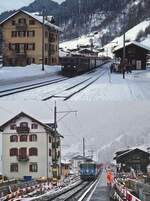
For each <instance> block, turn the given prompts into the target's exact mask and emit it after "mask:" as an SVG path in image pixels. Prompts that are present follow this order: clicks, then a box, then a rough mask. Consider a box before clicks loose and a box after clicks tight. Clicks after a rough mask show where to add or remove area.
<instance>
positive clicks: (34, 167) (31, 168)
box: [29, 163, 38, 172]
mask: <svg viewBox="0 0 150 201" xmlns="http://www.w3.org/2000/svg"><path fill="white" fill-rule="evenodd" d="M29 171H30V172H37V171H38V165H37V163H31V164H30V165H29Z"/></svg>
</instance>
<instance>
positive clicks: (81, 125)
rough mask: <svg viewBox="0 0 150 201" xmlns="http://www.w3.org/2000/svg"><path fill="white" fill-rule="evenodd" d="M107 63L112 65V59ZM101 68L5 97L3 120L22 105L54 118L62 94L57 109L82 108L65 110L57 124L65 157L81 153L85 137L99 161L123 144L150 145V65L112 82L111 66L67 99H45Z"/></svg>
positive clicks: (114, 77)
mask: <svg viewBox="0 0 150 201" xmlns="http://www.w3.org/2000/svg"><path fill="white" fill-rule="evenodd" d="M105 67H106V69H107V65H105ZM100 72H101V69H97V71H96V72H94V73H93V74H84V75H81V76H78V77H75V78H71V79H69V80H66V81H63V82H61V83H56V84H54V85H51V86H45V87H43V88H39V89H35V90H31V91H28V92H23V93H20V94H15V95H11V96H9V97H5V98H1V99H0V114H2V115H1V118H0V124H3V123H4V122H5V121H7V120H8V119H10V118H12V117H13V116H15V115H16V114H17V113H19V112H20V111H24V112H25V113H27V114H29V115H31V116H33V117H34V118H37V119H39V120H41V121H43V120H45V119H46V120H47V122H53V107H54V101H55V100H57V107H58V108H57V110H58V111H68V110H77V114H74V113H70V114H68V116H65V117H64V118H63V116H64V114H59V113H58V116H57V118H58V130H59V132H60V133H61V134H62V135H63V136H64V139H63V140H62V156H63V157H62V159H63V158H64V159H69V157H70V156H72V155H73V154H75V153H76V154H82V138H83V137H85V141H86V142H85V143H86V154H87V155H89V153H90V152H89V151H90V150H94V158H96V157H98V158H99V161H107V160H112V155H113V153H115V152H116V151H118V150H120V149H122V148H123V149H126V148H128V147H134V146H138V147H139V146H141V145H142V146H143V145H144V146H145V147H146V146H147V145H149V143H150V125H149V119H150V71H148V70H147V71H133V72H132V74H126V76H125V77H126V79H122V75H121V74H112V75H111V82H110V79H109V74H108V71H106V73H105V74H104V75H103V76H102V77H101V78H100V79H99V80H97V81H96V82H95V83H93V84H92V85H91V86H89V87H88V88H86V89H85V90H84V91H82V92H81V93H79V94H76V95H75V96H73V97H72V98H71V99H70V100H68V101H66V102H65V101H62V100H61V99H60V100H59V99H52V100H49V101H46V102H42V101H41V98H43V97H45V96H49V95H51V94H54V93H58V92H61V91H62V90H64V89H65V88H68V86H72V85H74V84H75V83H78V82H79V81H82V80H84V79H87V78H88V77H90V76H92V75H93V76H95V77H96V76H97V75H99V74H100ZM84 85H85V83H83V84H82V87H83V86H84ZM38 108H40V110H39V109H38ZM0 147H1V146H0ZM0 153H1V151H0ZM0 171H1V169H0Z"/></svg>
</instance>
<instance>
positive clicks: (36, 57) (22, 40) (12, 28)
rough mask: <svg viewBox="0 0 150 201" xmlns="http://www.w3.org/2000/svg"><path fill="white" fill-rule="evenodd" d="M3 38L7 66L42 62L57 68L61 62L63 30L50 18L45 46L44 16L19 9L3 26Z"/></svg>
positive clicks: (47, 20) (46, 24)
mask: <svg viewBox="0 0 150 201" xmlns="http://www.w3.org/2000/svg"><path fill="white" fill-rule="evenodd" d="M0 26H1V28H2V37H3V46H2V54H3V64H4V65H5V66H18V65H20V66H25V65H28V64H31V63H35V64H41V63H42V44H44V63H45V64H48V65H55V64H58V62H59V31H60V28H59V27H58V26H56V25H54V24H53V23H52V21H51V18H50V17H47V18H45V20H44V43H43V42H42V33H43V32H42V28H43V17H42V16H38V15H36V14H32V13H29V12H26V11H24V10H18V11H17V12H15V13H14V14H13V15H11V16H9V17H8V18H7V19H5V20H3V21H2V22H1V23H0Z"/></svg>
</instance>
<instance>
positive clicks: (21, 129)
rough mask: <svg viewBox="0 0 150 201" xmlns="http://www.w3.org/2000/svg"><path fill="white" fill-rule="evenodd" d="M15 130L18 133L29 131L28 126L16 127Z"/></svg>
mask: <svg viewBox="0 0 150 201" xmlns="http://www.w3.org/2000/svg"><path fill="white" fill-rule="evenodd" d="M16 131H17V133H18V134H28V133H29V132H30V128H29V127H17V128H16Z"/></svg>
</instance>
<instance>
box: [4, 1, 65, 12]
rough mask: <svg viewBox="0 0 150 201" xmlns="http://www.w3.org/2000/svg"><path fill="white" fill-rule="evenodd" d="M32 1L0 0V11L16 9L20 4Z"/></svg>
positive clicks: (23, 4)
mask: <svg viewBox="0 0 150 201" xmlns="http://www.w3.org/2000/svg"><path fill="white" fill-rule="evenodd" d="M33 1H34V0H0V12H3V11H6V10H11V9H18V8H20V7H22V6H25V5H28V4H29V3H31V2H33ZM53 1H56V2H58V3H61V2H63V1H64V0H53Z"/></svg>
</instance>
